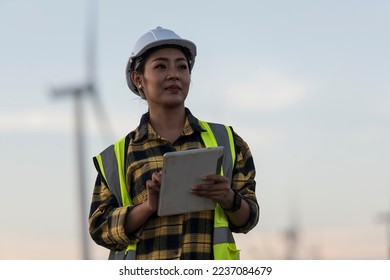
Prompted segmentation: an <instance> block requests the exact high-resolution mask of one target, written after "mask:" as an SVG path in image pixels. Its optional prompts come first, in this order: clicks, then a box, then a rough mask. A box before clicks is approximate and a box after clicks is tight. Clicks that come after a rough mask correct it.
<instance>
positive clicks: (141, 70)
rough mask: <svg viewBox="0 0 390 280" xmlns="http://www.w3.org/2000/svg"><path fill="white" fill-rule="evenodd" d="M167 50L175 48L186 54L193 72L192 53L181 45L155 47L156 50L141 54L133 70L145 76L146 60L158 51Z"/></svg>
mask: <svg viewBox="0 0 390 280" xmlns="http://www.w3.org/2000/svg"><path fill="white" fill-rule="evenodd" d="M166 48H174V49H178V50H180V51H181V52H182V53H183V54H184V56H185V57H186V60H187V63H188V66H189V71H190V73H191V70H192V69H191V62H192V55H191V52H190V50H189V49H188V48H186V47H183V46H179V45H162V46H157V47H154V48H151V49H149V50H147V51H146V52H144V53H143V54H141V55H140V56H139V57H137V58H136V59H135V61H134V68H133V69H134V71H136V72H138V73H140V74H143V73H144V71H145V63H146V60H147V59H148V57H149V56H150V55H151V54H152V53H154V52H155V51H158V50H161V49H166ZM129 74H130V73H129Z"/></svg>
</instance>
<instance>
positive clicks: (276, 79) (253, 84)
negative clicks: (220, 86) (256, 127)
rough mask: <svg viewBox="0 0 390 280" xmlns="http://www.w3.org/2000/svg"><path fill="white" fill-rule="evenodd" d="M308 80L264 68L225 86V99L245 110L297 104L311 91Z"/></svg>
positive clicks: (286, 106)
mask: <svg viewBox="0 0 390 280" xmlns="http://www.w3.org/2000/svg"><path fill="white" fill-rule="evenodd" d="M307 92H308V89H307V83H305V82H302V81H298V80H296V79H294V78H292V77H289V76H287V75H285V74H283V73H280V72H277V71H272V70H260V71H256V72H255V73H254V74H251V75H249V77H248V78H247V79H246V80H245V81H243V82H241V81H238V82H236V83H234V84H233V85H230V86H229V87H228V88H227V89H225V94H226V95H225V96H224V98H225V101H226V102H227V104H230V106H232V107H234V108H236V109H241V110H261V111H274V110H280V109H284V108H288V107H291V106H294V105H295V104H297V103H298V102H299V101H301V100H302V99H303V98H304V97H305V95H306V94H307Z"/></svg>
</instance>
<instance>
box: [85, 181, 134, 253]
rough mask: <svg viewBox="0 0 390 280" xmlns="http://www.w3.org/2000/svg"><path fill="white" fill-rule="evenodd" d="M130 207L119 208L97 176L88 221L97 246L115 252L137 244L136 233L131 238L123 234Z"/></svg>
mask: <svg viewBox="0 0 390 280" xmlns="http://www.w3.org/2000/svg"><path fill="white" fill-rule="evenodd" d="M132 207H133V206H119V204H118V201H117V199H116V198H115V196H114V195H113V194H112V193H111V191H110V189H109V188H108V187H107V186H106V185H105V184H104V182H103V181H102V180H101V178H100V176H99V175H98V176H97V179H96V183H95V187H94V191H93V196H92V203H91V209H90V214H89V219H88V222H89V233H90V235H91V237H92V239H93V240H94V241H95V242H96V243H97V244H99V245H101V246H103V247H106V248H107V249H110V250H116V251H119V250H123V249H125V248H126V247H127V245H128V244H131V243H134V242H137V241H138V239H139V236H138V235H137V232H135V233H134V234H133V236H127V235H126V233H125V222H126V216H127V213H128V211H131V208H132Z"/></svg>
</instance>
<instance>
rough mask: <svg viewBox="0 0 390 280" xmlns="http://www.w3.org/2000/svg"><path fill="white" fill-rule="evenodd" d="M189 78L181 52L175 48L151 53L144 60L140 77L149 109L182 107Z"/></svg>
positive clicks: (187, 68)
mask: <svg viewBox="0 0 390 280" xmlns="http://www.w3.org/2000/svg"><path fill="white" fill-rule="evenodd" d="M190 81H191V76H190V71H189V66H188V62H187V59H186V57H185V55H184V54H183V52H181V51H180V50H178V49H175V48H164V49H160V50H157V51H155V52H153V53H152V54H151V55H150V56H149V57H148V58H147V60H146V63H145V70H144V73H143V75H141V79H140V82H141V87H142V88H141V89H142V91H143V92H144V94H145V97H146V100H147V101H148V104H149V108H151V109H153V107H155V106H160V107H164V108H170V107H177V106H184V101H185V99H186V98H187V95H188V90H189V86H190Z"/></svg>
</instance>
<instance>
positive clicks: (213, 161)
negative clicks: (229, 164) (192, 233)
mask: <svg viewBox="0 0 390 280" xmlns="http://www.w3.org/2000/svg"><path fill="white" fill-rule="evenodd" d="M223 149H224V148H223V147H212V148H201V149H192V150H186V151H177V152H169V153H166V154H164V159H163V168H162V178H161V187H160V192H159V203H158V210H157V215H158V216H169V215H177V214H182V213H189V212H197V211H204V210H211V209H214V208H215V202H213V201H212V200H211V199H209V198H205V197H200V196H197V195H195V194H192V193H191V188H192V187H193V186H194V185H197V184H199V183H201V182H202V177H203V176H204V175H207V174H220V172H221V166H222V160H223Z"/></svg>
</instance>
